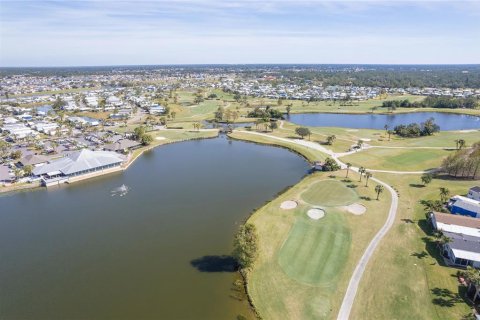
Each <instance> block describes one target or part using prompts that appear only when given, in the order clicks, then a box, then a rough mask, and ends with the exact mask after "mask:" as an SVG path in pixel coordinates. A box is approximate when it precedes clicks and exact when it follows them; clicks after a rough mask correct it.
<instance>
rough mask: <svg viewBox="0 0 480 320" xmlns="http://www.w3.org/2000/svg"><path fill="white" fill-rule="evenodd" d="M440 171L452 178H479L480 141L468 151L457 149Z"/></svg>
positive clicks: (445, 161)
mask: <svg viewBox="0 0 480 320" xmlns="http://www.w3.org/2000/svg"><path fill="white" fill-rule="evenodd" d="M441 168H442V171H443V172H445V173H447V174H448V175H450V176H453V177H461V178H471V179H478V178H480V170H479V169H480V141H479V142H476V143H474V144H473V145H472V148H470V149H462V148H459V150H458V151H456V152H455V153H454V154H452V155H449V156H448V157H447V158H445V160H443V163H442V167H441Z"/></svg>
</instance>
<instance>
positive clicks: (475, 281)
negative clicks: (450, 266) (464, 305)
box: [461, 266, 480, 301]
mask: <svg viewBox="0 0 480 320" xmlns="http://www.w3.org/2000/svg"><path fill="white" fill-rule="evenodd" d="M461 275H462V276H463V277H464V278H465V280H466V281H467V283H468V288H467V294H468V293H470V292H474V294H473V296H472V297H471V299H472V301H475V300H476V299H477V297H478V295H479V293H480V272H479V271H478V270H477V269H475V268H473V267H471V266H467V269H466V270H465V271H461ZM472 287H473V288H474V289H475V291H473V290H472Z"/></svg>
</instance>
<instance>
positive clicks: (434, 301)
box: [351, 174, 478, 319]
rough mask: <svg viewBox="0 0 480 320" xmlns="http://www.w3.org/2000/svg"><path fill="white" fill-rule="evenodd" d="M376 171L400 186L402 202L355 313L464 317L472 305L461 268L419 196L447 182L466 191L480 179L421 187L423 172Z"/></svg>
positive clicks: (435, 194) (431, 195)
mask: <svg viewBox="0 0 480 320" xmlns="http://www.w3.org/2000/svg"><path fill="white" fill-rule="evenodd" d="M376 176H377V177H378V178H379V179H381V180H383V181H386V182H388V183H389V184H391V185H392V186H394V187H395V188H396V189H398V191H399V195H400V201H399V202H400V203H399V205H400V207H399V210H398V213H397V219H396V221H395V224H394V226H393V227H392V229H391V230H390V232H389V233H388V234H387V235H386V237H385V238H384V239H383V240H382V242H381V243H380V245H379V247H378V248H377V250H376V251H375V253H374V255H373V257H372V260H371V261H370V263H369V266H368V268H367V270H366V272H365V274H364V276H363V279H362V281H361V283H360V287H359V291H358V293H357V297H356V300H355V304H354V307H353V310H352V314H351V318H352V319H389V318H390V319H392V318H393V319H462V317H463V316H465V315H467V314H468V313H469V311H470V309H469V307H468V305H467V304H466V303H465V302H464V300H463V298H462V294H463V289H462V288H461V287H459V286H458V281H457V278H456V277H455V274H456V272H457V269H455V268H450V267H446V266H445V265H444V264H443V261H442V260H441V259H440V258H439V254H438V249H437V248H436V245H434V244H433V243H432V242H431V240H430V239H429V238H428V231H429V229H430V227H429V226H428V225H427V224H426V222H425V214H424V210H423V207H422V205H421V204H420V203H419V201H420V200H422V199H439V198H440V197H439V188H440V187H445V186H446V187H448V189H449V190H450V191H451V193H452V194H465V193H466V192H467V190H468V188H470V187H471V186H472V185H475V184H478V181H477V182H474V181H455V180H444V179H434V180H433V181H432V182H431V183H430V184H429V185H428V186H427V187H420V188H419V187H416V186H415V185H416V184H418V182H419V181H420V176H419V175H403V176H402V175H392V174H377V175H376ZM465 319H471V317H468V318H465Z"/></svg>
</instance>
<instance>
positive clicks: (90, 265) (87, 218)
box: [0, 136, 309, 320]
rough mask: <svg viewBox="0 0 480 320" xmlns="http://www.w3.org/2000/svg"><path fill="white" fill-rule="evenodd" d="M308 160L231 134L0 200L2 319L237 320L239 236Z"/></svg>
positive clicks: (240, 304)
mask: <svg viewBox="0 0 480 320" xmlns="http://www.w3.org/2000/svg"><path fill="white" fill-rule="evenodd" d="M308 168H309V166H308V164H307V163H306V162H305V161H304V160H303V159H302V158H300V157H299V156H297V155H295V154H293V153H291V152H289V151H287V150H284V149H280V148H275V147H266V146H260V145H255V144H252V143H246V142H240V141H230V140H228V139H227V138H226V137H224V136H222V137H220V138H215V139H208V140H198V141H189V142H184V143H178V144H171V145H167V146H163V147H160V148H157V149H154V150H152V151H150V152H147V153H145V154H144V155H142V156H141V157H139V159H137V161H136V162H135V163H133V164H132V165H131V167H130V168H129V169H128V170H127V171H125V172H123V173H118V174H113V175H109V176H104V177H99V178H95V179H91V180H86V181H83V182H79V183H77V184H72V185H66V186H61V187H57V188H51V189H48V190H45V189H40V190H37V191H30V192H20V193H15V194H10V195H3V196H1V197H0V208H1V209H0V256H1V261H2V263H1V264H0V301H1V302H0V314H1V318H3V319H52V320H54V319H235V318H236V316H237V315H239V314H242V315H244V316H251V314H250V310H249V308H248V303H247V301H246V300H243V301H239V300H238V299H236V298H235V297H237V296H238V293H237V292H236V291H235V290H232V287H233V286H232V283H233V282H234V281H235V279H237V277H238V274H237V273H236V272H232V261H231V259H229V258H228V257H225V256H224V255H229V253H230V252H231V250H232V241H233V236H234V233H235V231H236V229H237V228H238V226H239V225H240V224H241V223H242V222H243V221H244V220H245V219H246V218H247V216H248V214H249V213H250V212H251V211H252V210H253V209H254V208H257V207H259V206H261V205H262V204H263V203H264V202H265V201H267V200H269V199H272V198H274V197H275V195H276V194H277V193H278V192H279V191H281V190H282V189H284V188H285V187H287V186H290V185H293V184H295V183H297V182H298V181H299V180H300V179H301V178H302V177H303V176H304V174H305V173H306V172H307V170H308Z"/></svg>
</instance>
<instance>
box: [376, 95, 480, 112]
mask: <svg viewBox="0 0 480 320" xmlns="http://www.w3.org/2000/svg"><path fill="white" fill-rule="evenodd" d="M479 106H480V105H479V99H478V98H475V97H468V98H453V97H436V96H428V97H426V98H425V99H423V100H422V101H414V102H411V101H410V100H408V99H404V100H387V101H384V102H383V103H382V106H381V107H382V108H387V109H388V110H395V109H397V108H438V109H461V108H462V109H463V108H465V109H477V108H478V107H479Z"/></svg>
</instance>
